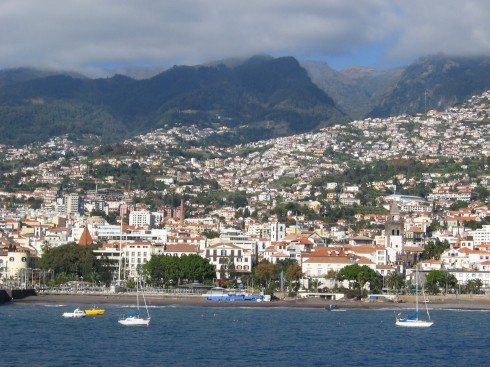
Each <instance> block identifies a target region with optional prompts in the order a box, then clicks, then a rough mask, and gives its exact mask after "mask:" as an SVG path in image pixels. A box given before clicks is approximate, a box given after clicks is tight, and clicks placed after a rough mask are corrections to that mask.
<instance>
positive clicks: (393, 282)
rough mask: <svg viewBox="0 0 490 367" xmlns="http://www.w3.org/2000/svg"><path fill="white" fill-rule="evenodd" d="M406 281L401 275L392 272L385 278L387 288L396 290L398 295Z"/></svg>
mask: <svg viewBox="0 0 490 367" xmlns="http://www.w3.org/2000/svg"><path fill="white" fill-rule="evenodd" d="M403 285H404V281H403V277H402V276H401V274H398V273H395V272H391V273H389V274H388V275H387V276H386V278H385V286H386V287H387V288H390V289H392V290H394V291H395V292H396V293H398V291H400V289H401V288H402V287H403Z"/></svg>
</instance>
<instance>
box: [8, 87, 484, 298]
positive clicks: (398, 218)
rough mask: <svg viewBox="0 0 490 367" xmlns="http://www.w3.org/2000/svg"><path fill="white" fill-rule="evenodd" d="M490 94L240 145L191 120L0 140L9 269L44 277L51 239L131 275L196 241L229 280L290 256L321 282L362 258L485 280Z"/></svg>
mask: <svg viewBox="0 0 490 367" xmlns="http://www.w3.org/2000/svg"><path fill="white" fill-rule="evenodd" d="M489 98H490V93H489V92H486V93H483V94H482V95H480V96H474V97H473V98H472V99H471V100H469V101H468V102H467V103H466V104H465V105H463V106H460V107H454V108H451V109H450V110H447V111H444V112H437V111H429V112H428V113H427V114H424V115H417V116H397V117H390V118H387V119H366V120H362V121H353V122H351V123H350V124H347V125H336V126H333V127H329V128H324V129H321V130H319V131H318V132H315V133H305V134H299V135H294V136H291V137H284V138H277V139H271V140H264V141H260V142H256V143H250V144H247V145H240V146H233V147H218V146H207V145H204V142H205V141H206V139H207V138H208V137H209V136H212V135H216V134H217V135H219V134H220V133H221V132H222V129H221V130H220V129H216V130H211V129H206V130H198V129H194V128H189V127H182V128H172V129H170V130H169V131H166V132H165V131H163V130H158V131H155V132H153V133H151V134H147V135H144V136H140V137H138V138H137V139H134V140H131V141H125V142H123V143H121V144H118V145H115V146H104V147H95V148H94V147H88V146H81V145H77V144H75V143H74V142H71V141H69V140H67V139H65V138H57V139H54V140H53V141H51V142H50V143H48V144H44V145H36V144H35V145H32V146H25V147H23V148H13V147H8V146H2V147H1V148H2V149H1V155H2V158H3V163H2V166H1V174H2V180H1V185H2V191H0V198H1V204H2V206H1V208H0V230H1V233H0V235H1V238H0V241H1V243H0V275H1V278H0V282H1V283H2V284H4V285H17V286H20V285H25V284H26V283H27V282H31V283H32V282H35V283H42V278H41V275H40V274H43V276H44V277H46V271H48V270H49V269H41V268H39V267H38V266H37V264H38V263H39V259H41V258H42V256H43V254H44V252H45V251H47V250H49V249H50V248H56V247H59V246H63V245H66V244H68V243H76V244H77V245H78V246H94V251H93V252H94V255H95V256H96V257H97V258H99V259H106V260H107V261H108V262H109V263H110V266H111V269H112V271H113V277H114V278H115V277H116V275H117V276H119V275H120V274H117V272H118V268H119V269H120V268H121V267H122V270H120V271H122V273H121V275H122V277H123V278H124V279H126V280H127V279H131V278H134V277H135V276H136V274H137V273H138V272H139V271H140V269H141V267H142V266H143V265H144V264H147V263H148V262H149V261H150V260H151V258H152V257H153V256H159V255H169V256H174V257H182V256H183V255H198V256H200V257H202V258H204V259H206V260H207V261H208V262H209V263H210V264H212V265H213V266H214V268H215V280H216V281H218V280H221V279H226V280H239V279H246V277H251V276H253V275H254V268H255V267H256V266H257V265H258V264H261V263H269V264H277V263H280V262H281V261H284V260H287V261H294V262H295V263H296V264H298V265H299V266H300V269H301V276H300V277H299V279H298V285H299V286H301V287H304V288H311V287H312V284H313V285H314V288H316V290H326V289H329V290H331V289H334V288H336V287H337V286H339V284H338V279H336V277H335V274H338V273H339V272H340V271H341V270H342V269H344V268H345V267H348V266H351V265H355V264H357V265H359V266H366V267H368V268H370V269H371V270H373V271H374V272H376V273H377V274H378V275H379V276H380V277H381V278H382V279H383V280H384V279H385V278H386V277H388V276H389V275H390V274H392V273H395V274H399V275H400V276H401V277H403V278H404V279H408V278H410V277H411V273H412V272H413V269H414V266H418V267H419V268H420V270H421V271H422V272H424V273H428V272H430V271H431V270H437V271H444V272H446V273H449V274H452V275H453V276H454V277H455V278H456V279H457V281H458V284H459V285H460V286H464V285H465V284H467V283H468V282H469V281H471V280H475V279H479V280H481V283H482V286H481V288H482V290H483V291H486V292H488V291H490V249H489V248H488V247H489V246H490V220H489V218H490V212H489V206H488V205H489V204H488V197H489V195H488V194H489V191H488V188H489V185H490V172H489V163H490V160H489V159H488V158H489V156H490V153H489V152H490V140H489V136H490V131H489V128H488V121H489V120H488V119H489V117H488V114H489V112H490V103H489ZM434 243H437V244H440V245H441V247H440V248H441V251H436V252H431V251H429V249H430V248H431V246H432V245H433V244H434ZM72 275H73V276H75V277H79V278H80V277H85V279H87V274H83V271H82V270H80V269H77V270H76V271H75V272H74V274H72ZM55 276H56V275H55V274H52V273H49V271H48V277H51V278H54V277H55ZM44 280H45V278H44ZM193 280H194V279H188V280H187V281H193ZM383 288H386V287H384V286H383Z"/></svg>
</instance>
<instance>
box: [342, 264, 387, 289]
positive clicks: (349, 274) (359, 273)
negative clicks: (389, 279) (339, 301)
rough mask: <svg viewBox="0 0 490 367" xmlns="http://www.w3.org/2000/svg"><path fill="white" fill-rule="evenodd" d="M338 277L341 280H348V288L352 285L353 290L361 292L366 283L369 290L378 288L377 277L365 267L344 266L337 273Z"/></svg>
mask: <svg viewBox="0 0 490 367" xmlns="http://www.w3.org/2000/svg"><path fill="white" fill-rule="evenodd" d="M339 277H340V279H341V280H348V281H349V286H350V284H351V283H352V284H353V286H354V289H359V290H361V291H362V288H364V286H365V285H366V284H367V283H369V288H370V289H375V288H377V287H379V280H378V275H377V274H376V272H375V271H374V270H373V269H371V268H370V267H369V266H367V265H362V266H359V265H358V264H353V265H348V266H345V267H344V268H342V269H341V270H340V271H339Z"/></svg>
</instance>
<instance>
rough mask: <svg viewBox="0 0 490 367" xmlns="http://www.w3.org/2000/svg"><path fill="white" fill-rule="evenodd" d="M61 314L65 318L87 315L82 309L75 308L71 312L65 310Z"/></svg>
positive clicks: (77, 317)
mask: <svg viewBox="0 0 490 367" xmlns="http://www.w3.org/2000/svg"><path fill="white" fill-rule="evenodd" d="M62 316H63V317H64V318H67V319H80V318H82V317H85V316H87V314H86V313H85V312H84V311H82V310H79V309H76V310H75V311H73V312H65V313H63V315H62Z"/></svg>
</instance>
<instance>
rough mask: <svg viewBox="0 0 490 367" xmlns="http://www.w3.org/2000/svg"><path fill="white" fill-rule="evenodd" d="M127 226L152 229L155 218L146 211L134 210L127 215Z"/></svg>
mask: <svg viewBox="0 0 490 367" xmlns="http://www.w3.org/2000/svg"><path fill="white" fill-rule="evenodd" d="M129 225H130V226H134V227H148V228H153V227H154V225H155V216H154V215H153V214H151V213H150V212H149V211H146V210H134V211H132V212H131V213H129Z"/></svg>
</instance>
